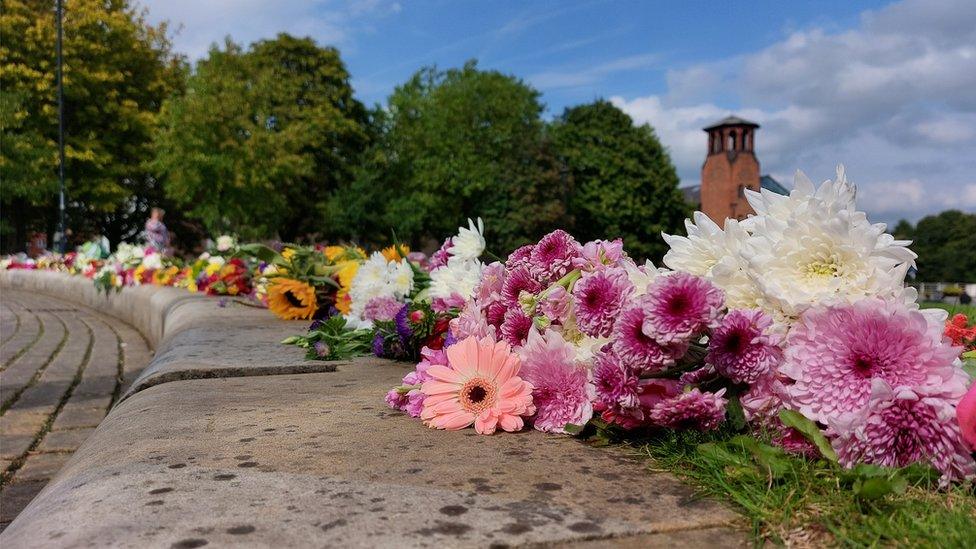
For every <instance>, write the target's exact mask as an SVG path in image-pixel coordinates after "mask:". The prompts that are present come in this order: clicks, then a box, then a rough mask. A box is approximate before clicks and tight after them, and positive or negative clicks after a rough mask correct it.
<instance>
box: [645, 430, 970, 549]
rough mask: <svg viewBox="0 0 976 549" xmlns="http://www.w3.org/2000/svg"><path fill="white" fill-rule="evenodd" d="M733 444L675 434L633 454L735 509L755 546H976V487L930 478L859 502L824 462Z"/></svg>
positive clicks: (728, 436) (722, 438)
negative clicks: (941, 486)
mask: <svg viewBox="0 0 976 549" xmlns="http://www.w3.org/2000/svg"><path fill="white" fill-rule="evenodd" d="M734 436H735V434H734V433H731V432H728V431H720V432H718V433H700V432H692V431H672V432H667V433H662V434H661V435H660V436H659V437H656V438H654V439H651V440H645V441H641V443H639V444H635V447H636V448H638V453H639V454H640V455H641V456H642V457H644V458H646V459H648V460H650V461H652V462H653V466H654V467H655V468H659V469H665V470H668V471H671V472H673V473H675V474H676V475H678V476H679V477H682V478H684V479H686V480H688V481H690V482H691V483H692V484H693V485H695V486H696V488H697V489H698V490H699V491H700V493H702V494H703V495H705V496H710V497H713V498H715V499H717V500H721V501H727V502H730V503H731V504H733V505H734V507H735V508H737V510H738V511H739V512H741V513H742V514H743V515H744V516H745V518H746V520H747V521H748V523H749V525H750V530H751V534H752V538H753V541H754V543H755V544H756V545H763V544H767V543H772V544H776V545H781V544H785V545H788V546H814V547H823V546H843V547H878V546H884V547H890V546H895V547H973V545H974V543H976V495H974V493H973V490H974V488H973V485H972V484H968V485H964V486H955V487H953V488H951V489H948V490H941V491H940V490H939V489H938V488H937V486H936V484H935V482H934V480H933V479H932V477H931V476H914V477H912V476H910V477H908V478H909V482H908V485H907V486H906V487H904V491H903V492H901V493H890V494H887V495H885V496H883V497H880V498H879V499H874V500H869V499H866V498H865V497H862V496H858V495H855V487H856V486H857V485H856V484H854V481H853V480H852V479H851V478H850V475H845V474H844V473H842V472H841V471H839V470H838V469H835V468H834V467H833V466H831V465H830V464H829V463H828V462H826V461H822V460H819V461H810V460H806V459H802V458H797V457H793V456H787V455H786V454H783V453H782V452H779V451H778V450H774V449H772V448H771V447H768V446H761V447H760V450H761V451H759V452H757V451H756V448H752V449H747V448H744V447H742V446H738V445H736V444H735V443H734V442H733V443H729V442H728V441H730V440H732V439H733V437H734ZM708 443H711V444H708ZM701 444H707V446H704V447H702V446H700V445H701ZM706 450H707V451H706Z"/></svg>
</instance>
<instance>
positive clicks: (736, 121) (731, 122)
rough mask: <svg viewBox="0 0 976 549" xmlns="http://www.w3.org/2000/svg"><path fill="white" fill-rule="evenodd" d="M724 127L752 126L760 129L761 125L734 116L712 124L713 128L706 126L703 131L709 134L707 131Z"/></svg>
mask: <svg viewBox="0 0 976 549" xmlns="http://www.w3.org/2000/svg"><path fill="white" fill-rule="evenodd" d="M723 126H752V127H753V128H758V127H759V124H756V123H755V122H750V121H748V120H745V119H743V118H739V117H738V116H735V115H732V116H726V117H725V118H723V119H721V120H719V121H718V122H716V123H714V124H712V125H711V126H706V127H704V128H702V129H703V130H704V131H706V132H707V131H711V130H714V129H716V128H721V127H723Z"/></svg>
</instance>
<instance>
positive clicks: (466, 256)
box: [447, 217, 485, 261]
mask: <svg viewBox="0 0 976 549" xmlns="http://www.w3.org/2000/svg"><path fill="white" fill-rule="evenodd" d="M484 233H485V224H484V222H482V221H481V218H480V217H479V218H478V223H477V225H475V223H474V221H471V219H468V228H467V229H465V228H464V227H458V234H457V236H455V237H454V238H453V239H452V240H451V248H450V250H448V252H447V253H449V254H451V256H452V257H456V258H458V259H460V260H463V261H473V260H475V259H478V258H479V257H481V254H482V253H484V251H485V237H484Z"/></svg>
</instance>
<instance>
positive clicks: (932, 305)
mask: <svg viewBox="0 0 976 549" xmlns="http://www.w3.org/2000/svg"><path fill="white" fill-rule="evenodd" d="M920 305H921V307H922V308H923V309H945V310H946V311H949V318H952V316H953V315H954V314H956V313H962V314H964V315H966V317H968V318H969V323H970V324H973V323H974V322H976V305H950V304H948V303H942V302H939V301H923V302H922V303H921V304H920Z"/></svg>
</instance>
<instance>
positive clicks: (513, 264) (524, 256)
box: [505, 244, 535, 271]
mask: <svg viewBox="0 0 976 549" xmlns="http://www.w3.org/2000/svg"><path fill="white" fill-rule="evenodd" d="M533 248H535V244H526V245H525V246H521V247H519V248H516V249H515V251H514V252H512V253H511V254H509V255H508V259H506V260H505V270H506V271H514V270H515V269H516V268H517V267H522V266H528V265H529V258H531V257H532V250H533Z"/></svg>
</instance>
